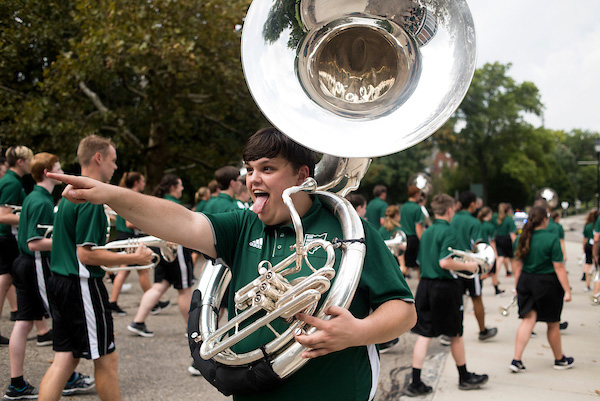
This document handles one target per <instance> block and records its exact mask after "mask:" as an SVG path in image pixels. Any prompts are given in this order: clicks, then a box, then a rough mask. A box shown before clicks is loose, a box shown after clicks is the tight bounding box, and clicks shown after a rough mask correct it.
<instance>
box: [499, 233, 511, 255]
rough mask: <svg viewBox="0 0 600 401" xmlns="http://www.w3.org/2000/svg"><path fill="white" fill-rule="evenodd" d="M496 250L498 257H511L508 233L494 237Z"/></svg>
mask: <svg viewBox="0 0 600 401" xmlns="http://www.w3.org/2000/svg"><path fill="white" fill-rule="evenodd" d="M496 252H498V257H505V258H512V257H513V243H512V241H511V239H510V235H499V236H497V237H496Z"/></svg>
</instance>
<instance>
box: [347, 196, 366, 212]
mask: <svg viewBox="0 0 600 401" xmlns="http://www.w3.org/2000/svg"><path fill="white" fill-rule="evenodd" d="M346 199H348V202H350V203H351V204H352V206H353V207H354V209H356V208H357V207H359V206H364V205H366V204H367V200H366V199H365V197H364V196H362V195H361V194H348V195H346Z"/></svg>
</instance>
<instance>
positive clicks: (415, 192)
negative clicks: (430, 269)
mask: <svg viewBox="0 0 600 401" xmlns="http://www.w3.org/2000/svg"><path fill="white" fill-rule="evenodd" d="M407 194H408V200H407V201H406V202H404V204H403V205H402V207H401V208H400V225H401V226H402V231H404V233H405V234H406V252H405V254H404V260H405V264H406V267H407V268H409V269H415V270H416V272H417V274H418V271H419V263H417V256H418V255H419V241H420V240H421V235H423V231H424V230H425V216H424V215H423V209H421V206H420V205H419V204H418V202H419V200H420V199H422V196H421V194H422V192H421V190H420V189H419V188H418V187H417V186H416V185H411V186H409V187H408V190H407Z"/></svg>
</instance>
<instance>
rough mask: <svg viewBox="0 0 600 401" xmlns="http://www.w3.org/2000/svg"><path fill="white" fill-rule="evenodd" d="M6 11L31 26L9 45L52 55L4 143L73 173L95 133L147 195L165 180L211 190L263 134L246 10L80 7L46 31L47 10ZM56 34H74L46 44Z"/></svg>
mask: <svg viewBox="0 0 600 401" xmlns="http://www.w3.org/2000/svg"><path fill="white" fill-rule="evenodd" d="M9 3H10V4H9V5H7V6H6V8H7V11H8V12H9V13H12V14H13V15H19V19H20V20H22V21H24V22H23V23H14V22H12V21H11V24H12V26H11V29H10V31H9V32H7V34H9V40H12V39H10V38H12V37H16V38H20V37H22V36H23V35H24V32H25V31H26V30H25V29H24V27H25V26H27V27H31V29H33V31H34V33H33V35H32V38H30V39H23V40H21V41H20V42H19V43H16V42H15V45H14V48H16V49H18V51H19V52H25V51H26V49H27V48H28V46H30V45H31V43H32V41H33V42H35V41H36V40H38V39H37V38H40V37H43V38H46V39H47V40H48V41H49V42H51V46H49V47H50V48H51V49H52V50H53V51H52V52H48V55H46V56H45V60H46V61H45V62H44V63H43V64H40V62H39V60H33V61H34V62H35V64H36V66H37V70H39V71H42V72H43V74H40V75H41V76H39V77H37V79H36V81H35V82H33V80H32V83H31V85H33V86H35V89H36V92H35V93H31V92H29V93H30V94H31V96H30V97H29V98H28V99H25V98H23V99H21V100H20V101H19V102H16V106H15V107H16V109H15V110H14V111H13V112H12V113H10V110H7V111H6V112H5V113H4V117H5V119H4V121H3V124H2V125H3V128H2V131H1V132H0V134H1V135H2V138H3V141H4V142H5V143H7V142H17V141H19V142H22V143H27V142H28V139H29V138H30V137H31V136H37V137H38V139H41V141H38V142H36V146H35V148H36V149H41V148H43V149H44V150H50V151H55V152H58V153H59V154H60V155H61V156H62V155H65V156H67V159H66V160H68V161H73V155H74V151H75V147H76V145H77V143H78V140H79V138H81V137H83V136H85V135H87V134H89V133H99V134H101V135H103V136H108V137H111V138H112V139H113V140H114V141H115V142H116V143H117V145H118V148H119V157H120V159H121V160H122V161H125V164H126V165H125V166H124V169H125V170H127V169H138V170H142V171H144V172H145V173H146V174H147V176H148V182H149V187H150V188H151V187H152V186H153V184H156V183H157V181H158V180H159V179H160V177H161V176H162V174H163V172H164V170H165V169H172V170H175V171H176V173H178V174H180V175H183V176H184V178H188V179H192V180H194V181H197V182H207V181H208V180H209V179H210V178H211V176H212V172H213V171H214V170H215V169H216V168H218V167H220V166H222V165H224V164H230V163H239V162H240V160H239V155H240V153H241V148H242V146H243V143H244V142H245V139H246V138H247V137H248V135H249V134H250V133H252V132H254V131H255V130H256V129H257V128H258V127H259V126H261V125H262V124H264V119H263V117H262V115H261V113H260V112H259V111H258V109H257V107H256V105H255V104H254V102H253V100H252V98H251V96H250V94H249V92H248V90H247V87H246V84H245V81H244V77H243V73H242V69H241V65H240V34H241V23H242V20H243V17H244V15H245V13H246V10H247V7H248V5H249V3H250V0H231V1H227V2H224V1H217V0H208V1H202V2H174V1H170V0H150V1H148V0H134V1H124V0H112V1H106V2H99V3H90V2H87V1H82V0H75V1H71V2H64V3H61V4H62V6H61V12H60V13H58V12H56V13H54V12H53V13H51V17H52V18H50V19H48V20H47V21H46V20H44V19H43V18H41V17H42V16H43V15H38V11H37V8H36V7H38V6H39V7H41V10H46V9H47V10H51V9H52V6H51V5H46V3H45V2H43V1H40V0H33V1H30V2H21V1H12V0H10V1H9ZM54 27H60V28H58V30H59V31H64V30H65V29H63V27H68V28H69V29H68V30H67V31H65V32H58V33H57V34H53V33H52V32H51V33H52V34H47V32H49V31H52V30H53V28H54ZM28 29H29V28H28ZM2 70H3V72H4V71H11V70H13V71H14V70H15V66H14V65H13V66H9V65H6V66H4V65H3V66H2ZM3 79H4V74H3ZM13 81H14V79H13ZM3 86H6V87H9V88H10V85H4V84H3ZM11 89H12V88H11ZM7 120H8V121H7ZM186 169H187V170H186Z"/></svg>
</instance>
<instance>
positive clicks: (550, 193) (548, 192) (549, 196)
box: [535, 187, 560, 209]
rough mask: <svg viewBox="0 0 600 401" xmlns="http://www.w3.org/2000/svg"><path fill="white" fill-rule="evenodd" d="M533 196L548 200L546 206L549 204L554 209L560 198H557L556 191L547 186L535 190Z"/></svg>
mask: <svg viewBox="0 0 600 401" xmlns="http://www.w3.org/2000/svg"><path fill="white" fill-rule="evenodd" d="M535 198H536V199H544V200H545V201H546V202H548V206H550V208H551V209H556V207H557V206H558V202H559V200H560V199H559V198H558V193H557V192H556V191H555V190H553V189H552V188H548V187H546V188H541V189H540V190H539V191H537V193H536V196H535Z"/></svg>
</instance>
